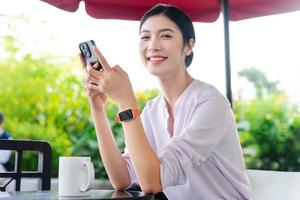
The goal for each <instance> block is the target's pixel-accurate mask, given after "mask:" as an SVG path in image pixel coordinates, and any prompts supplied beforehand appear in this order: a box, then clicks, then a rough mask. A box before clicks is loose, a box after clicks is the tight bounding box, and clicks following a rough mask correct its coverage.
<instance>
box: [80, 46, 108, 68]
mask: <svg viewBox="0 0 300 200" xmlns="http://www.w3.org/2000/svg"><path fill="white" fill-rule="evenodd" d="M92 46H96V43H95V42H94V40H89V41H86V42H81V43H80V44H79V49H80V52H81V55H82V56H83V58H84V59H85V62H86V63H90V64H91V65H92V66H94V65H95V64H96V63H99V65H98V67H97V68H96V70H98V71H100V70H101V69H102V66H101V63H100V62H99V60H98V58H97V56H96V54H95V52H94V50H93V48H92Z"/></svg>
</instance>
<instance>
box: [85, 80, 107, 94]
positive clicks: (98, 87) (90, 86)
mask: <svg viewBox="0 0 300 200" xmlns="http://www.w3.org/2000/svg"><path fill="white" fill-rule="evenodd" d="M85 90H87V91H88V92H90V91H97V92H101V93H103V89H102V87H101V85H95V84H93V83H89V82H86V83H85Z"/></svg>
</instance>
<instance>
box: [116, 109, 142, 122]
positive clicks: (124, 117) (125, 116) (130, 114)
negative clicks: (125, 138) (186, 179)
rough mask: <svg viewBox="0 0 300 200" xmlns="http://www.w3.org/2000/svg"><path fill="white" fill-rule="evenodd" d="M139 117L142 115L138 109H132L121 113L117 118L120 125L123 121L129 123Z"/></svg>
mask: <svg viewBox="0 0 300 200" xmlns="http://www.w3.org/2000/svg"><path fill="white" fill-rule="evenodd" d="M139 115H140V111H139V109H138V108H130V109H128V110H124V111H121V112H119V113H118V115H117V116H116V121H117V122H119V123H120V122H123V121H128V120H131V119H134V118H136V117H137V116H139Z"/></svg>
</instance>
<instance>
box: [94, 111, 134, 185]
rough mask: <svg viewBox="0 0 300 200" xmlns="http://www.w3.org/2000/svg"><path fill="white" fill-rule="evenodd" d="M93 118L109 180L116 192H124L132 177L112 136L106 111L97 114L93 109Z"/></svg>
mask: <svg viewBox="0 0 300 200" xmlns="http://www.w3.org/2000/svg"><path fill="white" fill-rule="evenodd" d="M92 117H93V120H94V125H95V129H96V133H97V139H98V146H99V151H100V155H101V158H102V162H103V165H104V167H105V169H106V172H107V174H108V177H109V180H110V182H111V184H112V186H113V187H114V188H115V189H116V190H122V189H124V188H126V187H128V186H129V184H130V177H129V173H128V169H127V167H126V163H125V160H124V159H123V157H122V155H121V153H120V151H119V149H118V147H117V145H116V143H115V140H114V138H113V136H112V134H111V131H110V128H109V125H108V122H107V119H106V115H105V111H100V112H99V111H98V112H97V111H95V110H93V109H92Z"/></svg>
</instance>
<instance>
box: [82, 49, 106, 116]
mask: <svg viewBox="0 0 300 200" xmlns="http://www.w3.org/2000/svg"><path fill="white" fill-rule="evenodd" d="M79 58H80V61H81V64H82V67H83V71H84V73H85V75H86V78H85V80H84V88H85V91H86V92H87V94H88V96H89V102H90V105H91V107H92V108H94V109H95V110H96V111H103V110H104V105H105V103H106V99H107V97H106V96H105V95H104V94H103V93H101V92H99V91H95V90H93V89H91V86H90V85H94V84H95V85H96V84H97V82H98V81H97V77H91V76H90V74H89V71H90V70H94V69H96V68H97V67H98V65H99V64H95V65H94V66H93V67H92V66H91V65H90V64H86V63H85V60H84V58H83V56H82V55H81V54H79ZM93 68H94V69H93ZM95 71H96V70H95Z"/></svg>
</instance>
